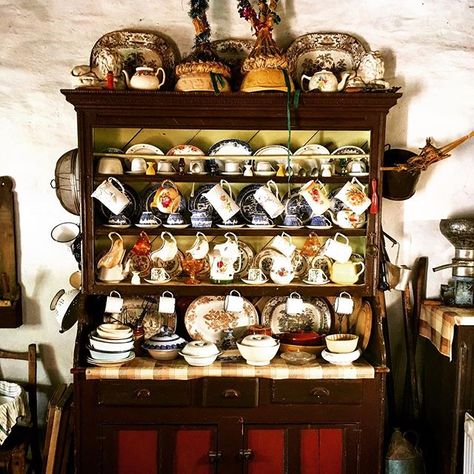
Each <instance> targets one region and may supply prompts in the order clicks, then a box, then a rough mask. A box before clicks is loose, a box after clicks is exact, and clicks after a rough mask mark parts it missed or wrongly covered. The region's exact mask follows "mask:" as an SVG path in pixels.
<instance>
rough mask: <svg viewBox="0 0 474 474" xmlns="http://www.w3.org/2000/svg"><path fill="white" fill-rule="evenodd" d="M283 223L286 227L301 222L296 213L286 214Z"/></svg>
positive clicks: (300, 224)
mask: <svg viewBox="0 0 474 474" xmlns="http://www.w3.org/2000/svg"><path fill="white" fill-rule="evenodd" d="M283 225H285V226H288V227H300V226H302V225H303V222H302V221H301V219H300V218H299V217H298V216H297V215H296V214H286V216H285V218H284V219H283Z"/></svg>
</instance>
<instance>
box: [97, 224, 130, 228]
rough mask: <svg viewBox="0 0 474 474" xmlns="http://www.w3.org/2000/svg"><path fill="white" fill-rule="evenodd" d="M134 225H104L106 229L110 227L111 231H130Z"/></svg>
mask: <svg viewBox="0 0 474 474" xmlns="http://www.w3.org/2000/svg"><path fill="white" fill-rule="evenodd" d="M131 225H132V224H104V227H110V228H111V229H128V228H129V227H131Z"/></svg>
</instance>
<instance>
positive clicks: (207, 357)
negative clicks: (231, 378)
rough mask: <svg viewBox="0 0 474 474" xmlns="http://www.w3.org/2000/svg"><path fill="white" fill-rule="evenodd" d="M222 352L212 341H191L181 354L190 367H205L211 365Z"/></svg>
mask: <svg viewBox="0 0 474 474" xmlns="http://www.w3.org/2000/svg"><path fill="white" fill-rule="evenodd" d="M220 354H221V352H220V351H219V349H218V348H217V346H216V345H215V344H214V343H212V342H210V341H204V340H202V341H191V342H188V343H187V344H186V346H185V347H184V348H183V349H182V350H181V351H180V352H179V355H181V356H183V357H184V359H185V360H186V362H187V363H188V364H189V365H192V366H195V367H204V366H206V365H211V364H212V363H213V362H215V360H216V359H217V356H219V355H220Z"/></svg>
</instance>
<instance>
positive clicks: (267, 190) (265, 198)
mask: <svg viewBox="0 0 474 474" xmlns="http://www.w3.org/2000/svg"><path fill="white" fill-rule="evenodd" d="M254 197H255V200H256V201H257V202H258V203H259V204H260V205H261V206H262V207H263V209H264V210H265V212H266V213H267V214H268V215H269V216H270V217H271V218H272V219H274V218H275V217H278V216H279V215H280V214H281V213H282V212H283V211H284V210H285V206H283V204H282V203H281V201H280V197H279V193H278V186H277V185H276V183H275V182H274V181H272V180H270V181H268V182H267V184H266V185H265V186H261V187H260V188H258V189H257V190H256V191H255V194H254Z"/></svg>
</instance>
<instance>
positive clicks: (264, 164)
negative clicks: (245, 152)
mask: <svg viewBox="0 0 474 474" xmlns="http://www.w3.org/2000/svg"><path fill="white" fill-rule="evenodd" d="M255 170H256V171H275V168H273V166H272V164H271V163H270V162H269V161H257V164H256V165H255Z"/></svg>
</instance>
